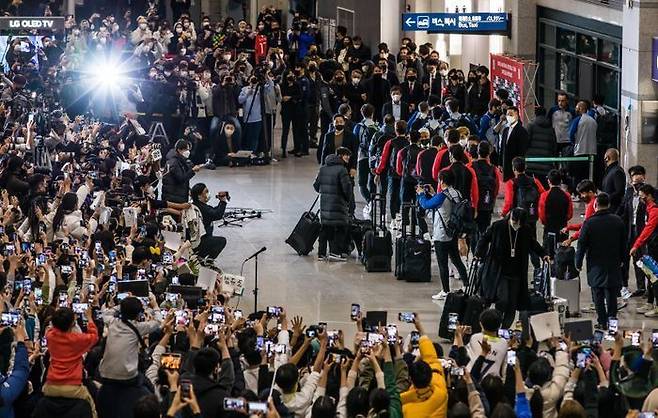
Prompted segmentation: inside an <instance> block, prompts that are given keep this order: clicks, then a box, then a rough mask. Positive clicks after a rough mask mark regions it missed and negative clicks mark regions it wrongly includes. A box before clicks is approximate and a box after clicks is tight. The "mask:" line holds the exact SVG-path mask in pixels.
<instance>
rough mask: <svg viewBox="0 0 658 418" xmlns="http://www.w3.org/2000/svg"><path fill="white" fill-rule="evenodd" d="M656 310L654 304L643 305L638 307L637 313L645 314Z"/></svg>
mask: <svg viewBox="0 0 658 418" xmlns="http://www.w3.org/2000/svg"><path fill="white" fill-rule="evenodd" d="M652 309H655V307H654V306H653V304H651V303H643V304H642V305H640V306H638V307H637V309H635V312H637V313H639V314H644V313H647V312H649V311H650V310H652Z"/></svg>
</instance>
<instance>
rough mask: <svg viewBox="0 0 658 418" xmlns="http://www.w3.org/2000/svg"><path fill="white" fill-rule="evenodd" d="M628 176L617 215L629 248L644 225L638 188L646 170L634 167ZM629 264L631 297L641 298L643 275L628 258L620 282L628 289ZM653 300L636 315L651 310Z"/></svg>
mask: <svg viewBox="0 0 658 418" xmlns="http://www.w3.org/2000/svg"><path fill="white" fill-rule="evenodd" d="M628 176H629V177H630V179H631V184H630V186H628V187H627V188H626V192H625V193H624V197H623V199H622V201H621V205H620V206H619V210H618V212H617V214H618V215H619V216H621V219H622V220H623V221H624V226H625V227H626V243H627V244H628V247H629V248H630V247H631V246H632V245H633V243H634V242H635V239H636V238H637V237H638V236H640V234H641V233H642V230H644V226H645V224H646V217H647V207H646V205H645V204H644V202H642V200H640V187H642V185H643V184H644V181H645V176H646V170H645V168H644V167H642V166H641V165H636V166H633V167H631V168H629V169H628ZM631 264H632V265H633V268H634V270H635V282H636V284H637V290H635V292H633V293H632V294H631V296H642V295H644V292H645V290H646V286H645V278H646V276H645V274H644V272H643V271H642V269H641V268H639V267H638V266H636V265H635V263H633V262H632V260H631V258H630V256H626V257H624V265H623V266H622V280H623V285H624V287H626V288H627V287H628V279H629V275H630V268H631ZM652 302H653V298H651V300H650V301H649V303H648V306H640V307H638V308H637V313H642V314H643V313H646V312H648V311H649V310H650V309H652V308H653V303H652Z"/></svg>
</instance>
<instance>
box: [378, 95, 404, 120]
mask: <svg viewBox="0 0 658 418" xmlns="http://www.w3.org/2000/svg"><path fill="white" fill-rule="evenodd" d="M389 114H390V115H393V117H394V118H395V120H396V121H399V120H404V121H406V120H409V116H410V114H409V104H408V103H407V102H405V101H403V100H402V91H401V90H400V86H394V87H392V88H391V101H390V102H386V103H385V104H384V106H383V107H382V115H381V121H382V123H384V116H386V115H389Z"/></svg>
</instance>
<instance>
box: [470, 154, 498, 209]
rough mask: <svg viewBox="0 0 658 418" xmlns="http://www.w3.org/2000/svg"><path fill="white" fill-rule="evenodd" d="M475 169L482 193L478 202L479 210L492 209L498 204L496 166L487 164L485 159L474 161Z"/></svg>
mask: <svg viewBox="0 0 658 418" xmlns="http://www.w3.org/2000/svg"><path fill="white" fill-rule="evenodd" d="M472 167H473V171H475V176H476V177H477V181H478V190H479V193H480V200H479V202H478V210H484V211H492V210H493V209H494V206H495V205H496V196H495V194H494V192H495V190H496V182H497V181H498V178H497V177H496V167H494V166H493V165H491V164H487V163H486V162H485V161H473V164H472Z"/></svg>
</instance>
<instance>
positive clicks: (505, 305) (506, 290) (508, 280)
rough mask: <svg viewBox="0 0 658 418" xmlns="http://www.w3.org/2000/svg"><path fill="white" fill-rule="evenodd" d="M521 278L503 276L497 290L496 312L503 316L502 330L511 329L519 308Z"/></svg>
mask: <svg viewBox="0 0 658 418" xmlns="http://www.w3.org/2000/svg"><path fill="white" fill-rule="evenodd" d="M520 288H521V280H520V278H516V277H511V276H505V275H504V276H502V277H501V278H500V281H499V283H498V288H497V289H496V310H498V311H500V312H501V313H502V314H503V323H502V325H501V328H510V327H511V326H512V323H513V322H514V317H515V316H516V310H517V309H518V306H519V290H520Z"/></svg>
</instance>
